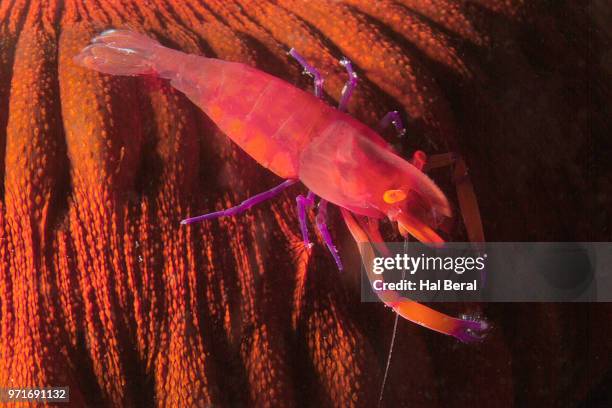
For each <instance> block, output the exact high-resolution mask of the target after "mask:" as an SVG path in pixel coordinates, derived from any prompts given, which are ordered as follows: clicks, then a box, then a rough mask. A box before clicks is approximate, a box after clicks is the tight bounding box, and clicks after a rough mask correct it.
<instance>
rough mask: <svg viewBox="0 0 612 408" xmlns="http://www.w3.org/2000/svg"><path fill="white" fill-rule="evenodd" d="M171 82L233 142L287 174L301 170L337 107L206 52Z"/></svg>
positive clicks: (268, 76) (279, 171) (276, 171)
mask: <svg viewBox="0 0 612 408" xmlns="http://www.w3.org/2000/svg"><path fill="white" fill-rule="evenodd" d="M172 85H173V86H174V87H176V88H177V89H178V90H180V91H182V92H184V93H185V94H186V95H187V96H188V97H189V98H190V99H191V100H192V101H193V102H194V103H196V104H197V105H198V106H199V107H200V109H202V110H203V111H204V112H205V113H206V114H207V115H208V116H209V117H210V118H211V119H212V120H213V121H214V122H215V124H216V125H217V126H218V127H219V128H220V129H221V130H222V131H223V132H224V133H226V134H227V135H228V136H229V137H230V138H231V139H232V140H233V141H234V142H235V143H237V144H238V145H239V146H240V147H241V148H242V149H244V150H245V151H246V152H247V153H248V154H249V155H250V156H251V157H253V158H254V159H255V160H257V161H258V162H259V163H260V164H261V165H263V166H264V167H267V168H269V169H270V170H272V171H273V172H274V173H276V174H277V175H279V176H280V177H283V178H295V177H297V175H298V165H299V154H300V152H301V151H302V150H303V149H304V147H305V146H306V145H307V144H308V143H309V142H310V140H311V135H312V134H313V130H314V129H315V128H317V127H318V124H319V123H321V122H322V121H323V122H325V120H326V118H327V117H329V116H330V115H333V112H334V110H333V108H331V107H329V106H328V105H327V104H325V103H324V102H322V101H320V100H319V99H318V98H316V97H314V96H312V95H311V94H309V93H307V92H304V91H302V90H301V89H299V88H296V87H294V86H293V85H291V84H288V83H286V82H284V81H282V80H280V79H278V78H275V77H273V76H271V75H268V74H266V73H264V72H261V71H258V70H256V69H254V68H251V67H249V66H247V65H244V64H240V63H233V62H225V61H219V60H215V59H209V58H205V59H203V61H200V64H195V65H191V66H189V67H186V69H185V70H183V72H182V73H181V75H180V76H177V77H176V78H175V79H173V80H172Z"/></svg>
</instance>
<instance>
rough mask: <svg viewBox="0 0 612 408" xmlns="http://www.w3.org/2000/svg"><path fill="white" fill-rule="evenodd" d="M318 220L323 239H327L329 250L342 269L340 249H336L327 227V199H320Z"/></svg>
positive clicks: (326, 243)
mask: <svg viewBox="0 0 612 408" xmlns="http://www.w3.org/2000/svg"><path fill="white" fill-rule="evenodd" d="M316 222H317V228H318V229H319V232H320V233H321V236H322V237H323V241H325V245H327V248H328V249H329V252H331V254H332V256H333V257H334V261H336V265H337V266H338V269H339V270H342V269H343V268H342V260H340V255H338V249H336V246H335V245H334V243H333V241H332V237H331V234H330V233H329V229H328V228H327V201H326V200H324V199H321V201H319V212H318V213H317V217H316Z"/></svg>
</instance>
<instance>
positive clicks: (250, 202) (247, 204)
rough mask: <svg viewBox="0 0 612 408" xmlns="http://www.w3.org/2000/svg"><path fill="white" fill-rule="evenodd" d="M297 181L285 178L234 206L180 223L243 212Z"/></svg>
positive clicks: (274, 195) (191, 222)
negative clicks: (276, 184) (274, 185)
mask: <svg viewBox="0 0 612 408" xmlns="http://www.w3.org/2000/svg"><path fill="white" fill-rule="evenodd" d="M297 182H298V180H296V179H289V180H285V181H283V182H282V183H281V184H279V185H278V186H276V187H273V188H271V189H270V190H268V191H264V192H263V193H259V194H257V195H254V196H253V197H251V198H248V199H246V200H245V201H243V202H241V203H240V204H238V205H237V206H235V207H231V208H228V209H225V210H221V211H216V212H213V213H209V214H204V215H199V216H197V217H193V218H187V219H185V220H183V221H181V224H183V225H185V224H193V223H194V222H198V221H204V220H210V219H213V218H219V217H229V216H232V215H236V214H240V213H242V212H245V211H246V210H248V209H249V208H251V207H253V206H254V205H257V204H259V203H262V202H264V201H266V200H269V199H271V198H273V197H276V196H277V195H279V194H280V193H282V192H283V191H284V190H285V189H286V188H287V187H289V186H291V185H293V184H295V183H297Z"/></svg>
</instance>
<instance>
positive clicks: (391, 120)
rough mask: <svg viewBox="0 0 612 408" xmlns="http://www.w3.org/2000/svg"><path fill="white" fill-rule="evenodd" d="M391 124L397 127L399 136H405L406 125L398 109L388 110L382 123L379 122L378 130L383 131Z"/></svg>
mask: <svg viewBox="0 0 612 408" xmlns="http://www.w3.org/2000/svg"><path fill="white" fill-rule="evenodd" d="M389 125H393V126H394V127H395V130H396V131H397V136H398V137H404V136H405V135H406V128H405V127H404V123H403V122H402V117H401V116H400V114H399V112H398V111H391V112H387V114H386V115H385V116H383V118H382V119H381V120H380V123H379V124H378V127H377V128H376V130H377V131H378V132H381V131H383V130H384V129H386V128H388V127H389Z"/></svg>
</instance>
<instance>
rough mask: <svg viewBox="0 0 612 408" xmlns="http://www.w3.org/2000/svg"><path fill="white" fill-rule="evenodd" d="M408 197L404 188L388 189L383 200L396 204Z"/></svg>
mask: <svg viewBox="0 0 612 408" xmlns="http://www.w3.org/2000/svg"><path fill="white" fill-rule="evenodd" d="M405 199H406V192H405V191H404V190H387V191H385V193H384V194H383V200H384V201H385V203H387V204H395V203H398V202H400V201H404V200H405Z"/></svg>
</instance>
